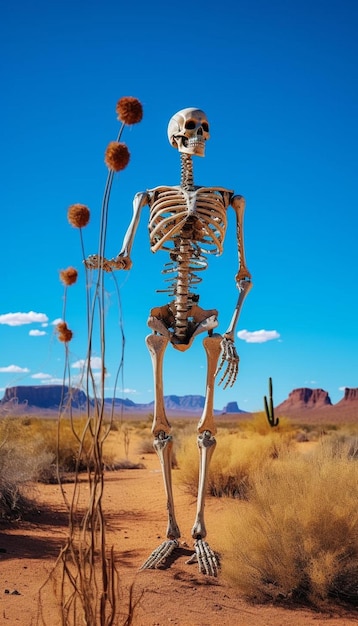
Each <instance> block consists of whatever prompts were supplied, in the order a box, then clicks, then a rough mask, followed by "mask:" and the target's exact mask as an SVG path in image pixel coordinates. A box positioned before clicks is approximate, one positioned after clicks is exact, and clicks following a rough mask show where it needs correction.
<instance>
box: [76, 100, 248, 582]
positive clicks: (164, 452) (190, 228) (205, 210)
mask: <svg viewBox="0 0 358 626" xmlns="http://www.w3.org/2000/svg"><path fill="white" fill-rule="evenodd" d="M209 137H210V135H209V123H208V120H207V117H206V115H205V113H204V112H203V111H201V110H199V109H196V108H188V109H183V110H181V111H179V112H178V113H176V114H175V115H174V116H173V117H172V118H171V120H170V122H169V125H168V138H169V141H170V143H171V145H172V146H173V147H174V148H177V149H178V151H179V152H180V155H181V184H180V185H178V186H174V187H167V186H159V187H155V188H154V189H149V190H147V191H145V192H142V193H137V194H136V196H135V198H134V201H133V217H132V221H131V223H130V224H129V227H128V229H127V232H126V234H125V237H124V241H123V245H122V249H121V251H120V252H119V254H118V255H117V256H116V257H115V258H114V259H111V260H107V259H104V258H102V257H99V256H98V255H92V256H90V257H89V258H88V259H87V261H86V265H87V267H89V268H98V267H102V268H103V269H104V270H106V271H112V270H113V269H123V270H129V269H130V268H131V267H132V261H131V256H130V255H131V250H132V246H133V242H134V237H135V233H136V230H137V227H138V223H139V220H140V214H141V210H142V208H143V207H144V206H147V205H148V206H149V209H150V215H149V238H150V249H151V251H152V252H157V251H158V250H164V251H167V252H168V253H169V261H168V262H167V263H166V264H165V266H164V269H163V271H162V273H163V274H164V275H165V276H166V277H168V276H169V278H167V282H169V286H168V288H167V289H166V290H165V291H166V292H167V293H168V294H169V296H171V297H173V299H172V300H170V302H169V303H168V304H165V305H163V306H159V307H156V308H153V309H152V310H151V311H150V315H149V319H148V326H149V328H150V329H151V330H152V334H150V335H148V336H147V337H146V345H147V347H148V350H149V352H150V356H151V360H152V366H153V374H154V384H155V400H154V416H153V426H152V433H153V435H154V443H153V445H154V448H155V450H156V452H157V455H158V457H159V459H160V463H161V467H162V473H163V480H164V487H165V492H166V498H167V510H168V525H167V533H166V536H167V540H166V541H164V542H163V543H162V544H161V545H160V546H159V547H158V548H157V549H155V550H154V551H153V552H152V554H151V555H150V556H149V558H148V559H147V560H146V562H145V563H144V564H143V565H142V569H147V568H148V569H151V568H156V567H159V566H160V565H162V564H163V563H165V561H166V559H167V558H168V557H169V555H171V553H172V552H173V551H174V550H175V548H177V547H178V545H179V543H178V540H179V538H180V530H179V526H178V524H177V521H176V518H175V511H174V499H173V490H172V480H171V462H172V447H173V440H172V436H171V435H170V430H171V427H170V424H169V422H168V419H167V417H166V412H165V406H164V393H163V358H164V352H165V350H166V348H167V346H168V344H169V343H171V344H172V346H173V347H174V348H175V349H176V350H179V351H185V350H188V349H189V348H190V346H191V344H192V342H193V340H194V338H195V337H196V335H198V334H199V333H203V332H205V333H206V336H205V338H204V340H203V345H204V349H205V352H206V357H207V375H206V396H205V406H204V409H203V413H202V415H201V418H200V420H199V423H198V427H197V430H198V438H197V443H198V449H199V482H198V497H197V511H196V518H195V522H194V526H193V528H192V531H191V534H192V537H193V539H194V548H195V552H194V554H193V556H192V557H191V558H190V559H189V561H188V563H191V562H194V561H197V562H198V566H199V571H200V572H202V573H204V574H207V575H209V576H217V573H218V567H219V560H218V556H217V554H216V553H215V552H214V551H213V550H212V549H211V548H210V546H209V544H208V543H207V542H206V541H205V537H206V535H207V531H206V526H205V521H204V506H205V494H206V489H207V482H208V472H209V466H210V460H211V457H212V455H213V452H214V450H215V446H216V440H215V433H216V430H217V429H216V426H215V421H214V383H215V378H216V376H217V374H218V373H219V372H220V374H222V375H221V378H220V381H219V384H221V383H224V388H225V387H227V386H232V385H233V384H234V382H235V380H236V377H237V374H238V364H239V357H238V354H237V352H236V348H235V344H234V334H235V328H236V324H237V321H238V318H239V315H240V310H241V307H242V304H243V302H244V299H245V297H246V295H247V293H248V292H249V290H250V288H251V286H252V283H251V276H250V273H249V271H248V269H247V266H246V261H245V252H244V239H243V217H244V208H245V200H244V198H243V197H242V196H239V195H234V192H233V191H230V190H228V189H224V188H223V187H199V186H196V185H194V179H193V162H192V157H193V156H200V157H204V156H205V143H206V141H207V140H208V139H209ZM229 205H231V207H232V208H233V209H234V211H235V214H236V231H237V246H238V272H237V274H236V276H235V282H236V287H237V289H238V291H239V296H238V300H237V304H236V307H235V310H234V313H233V316H232V319H231V322H230V324H229V327H228V329H227V331H226V332H225V333H224V334H223V335H220V334H218V333H214V332H213V331H214V329H215V328H216V327H217V326H218V319H217V315H218V312H217V310H216V309H210V310H204V309H202V308H201V307H200V306H199V305H198V301H199V297H198V296H197V295H195V294H194V293H193V289H195V287H196V285H197V284H198V283H199V282H200V281H201V277H199V276H198V275H197V274H198V272H202V271H204V270H205V269H206V267H207V264H208V262H207V258H206V257H207V256H209V255H211V254H215V255H220V254H221V253H222V251H223V243H224V238H225V233H226V228H227V209H228V207H229ZM220 357H221V358H220ZM219 359H220V362H219Z"/></svg>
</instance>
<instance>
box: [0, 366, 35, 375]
mask: <svg viewBox="0 0 358 626" xmlns="http://www.w3.org/2000/svg"><path fill="white" fill-rule="evenodd" d="M29 371H30V370H29V369H28V368H27V367H19V366H18V365H8V366H7V367H0V372H1V373H2V374H28V373H29Z"/></svg>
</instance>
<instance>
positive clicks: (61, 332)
mask: <svg viewBox="0 0 358 626" xmlns="http://www.w3.org/2000/svg"><path fill="white" fill-rule="evenodd" d="M56 330H57V334H58V338H59V340H60V341H63V342H64V343H67V342H68V341H71V339H72V337H73V332H72V330H70V329H69V328H68V326H67V324H66V322H59V323H58V324H57V326H56Z"/></svg>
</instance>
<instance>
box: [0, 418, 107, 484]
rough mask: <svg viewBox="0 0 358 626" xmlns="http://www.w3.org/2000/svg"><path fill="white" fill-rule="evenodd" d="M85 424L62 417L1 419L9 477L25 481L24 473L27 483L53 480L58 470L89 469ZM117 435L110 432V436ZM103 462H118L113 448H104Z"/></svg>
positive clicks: (61, 471)
mask: <svg viewBox="0 0 358 626" xmlns="http://www.w3.org/2000/svg"><path fill="white" fill-rule="evenodd" d="M85 426H86V420H85V419H84V418H76V419H74V420H73V421H72V422H71V420H70V419H67V418H66V419H61V420H60V423H58V422H57V420H51V419H39V418H28V417H27V418H14V419H9V420H2V421H1V422H0V444H1V441H3V448H4V449H3V450H2V458H3V466H4V472H6V474H7V476H8V477H9V476H10V474H12V476H13V477H14V481H15V482H16V481H17V480H19V481H20V482H22V479H21V476H22V475H24V476H26V477H27V480H26V481H25V482H29V481H42V482H53V481H55V480H57V478H58V473H60V475H61V474H64V473H67V472H75V471H76V470H77V471H84V470H86V469H90V457H91V437H90V431H89V429H88V430H87V432H86V434H85V436H84V437H83V432H84V431H85ZM115 436H116V432H115V431H114V432H113V431H111V432H110V437H115ZM110 437H109V439H110ZM0 454H1V450H0ZM103 463H104V466H105V467H109V468H110V467H112V466H114V465H115V459H114V452H113V450H109V449H108V450H106V447H105V448H104V455H103ZM17 466H19V469H18V470H16V467H17Z"/></svg>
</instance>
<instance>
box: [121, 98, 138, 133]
mask: <svg viewBox="0 0 358 626" xmlns="http://www.w3.org/2000/svg"><path fill="white" fill-rule="evenodd" d="M116 112H117V115H118V119H119V120H120V121H121V122H123V124H127V125H128V126H130V125H131V124H138V122H140V121H141V119H142V117H143V107H142V105H141V103H140V102H139V100H137V98H132V96H125V97H124V98H120V100H118V102H117V106H116Z"/></svg>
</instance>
